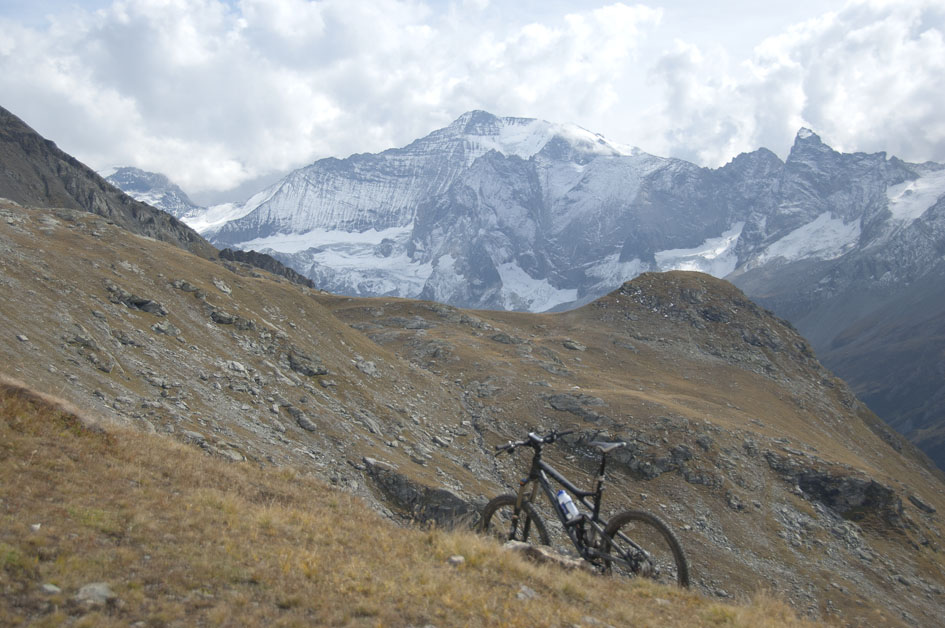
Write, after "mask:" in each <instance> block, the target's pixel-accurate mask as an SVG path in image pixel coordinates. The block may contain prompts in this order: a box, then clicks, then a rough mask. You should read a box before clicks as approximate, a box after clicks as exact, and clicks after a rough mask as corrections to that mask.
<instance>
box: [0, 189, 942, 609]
mask: <svg viewBox="0 0 945 628" xmlns="http://www.w3.org/2000/svg"><path fill="white" fill-rule="evenodd" d="M0 286H2V290H3V291H4V294H5V295H10V296H11V298H5V299H0V372H2V373H5V374H7V375H10V376H12V377H15V378H17V379H19V380H21V381H25V382H29V385H30V387H31V388H34V389H37V390H42V391H47V392H51V393H54V394H55V395H57V396H58V397H61V398H64V399H67V400H68V401H70V402H72V403H74V404H76V405H77V406H78V407H81V408H83V410H84V412H85V413H86V414H88V415H90V416H96V417H102V418H103V420H107V421H109V422H113V423H114V424H116V425H121V426H123V427H125V428H128V427H134V428H136V429H138V430H141V431H142V432H150V433H157V434H160V435H162V437H163V438H167V439H169V441H170V439H173V441H174V442H177V443H179V444H180V445H181V446H183V449H181V450H180V451H191V452H193V453H194V454H196V455H198V457H199V456H202V455H203V454H204V453H209V454H211V455H212V456H213V457H215V458H217V459H219V460H221V461H224V462H225V461H237V463H238V464H237V465H236V468H243V467H246V468H248V469H251V472H250V471H246V474H247V475H246V476H245V477H246V478H247V480H248V481H249V482H254V481H257V480H256V479H255V476H258V477H259V478H271V477H278V476H279V474H280V473H283V472H284V471H282V470H284V469H295V470H297V471H296V472H295V473H296V475H304V476H305V477H307V478H308V477H309V475H310V476H311V478H312V479H311V480H308V479H306V480H302V479H297V478H296V479H291V480H289V481H288V482H287V483H288V484H289V485H295V484H301V483H303V482H309V481H314V479H317V480H320V481H323V482H325V485H326V486H331V487H333V490H335V491H338V493H337V496H339V497H338V498H339V499H342V500H345V499H348V497H343V498H342V497H341V496H342V495H346V496H349V497H350V496H355V497H357V498H358V499H360V500H362V502H361V503H364V504H367V505H368V506H369V507H370V509H371V510H372V511H373V512H376V513H379V514H380V516H381V518H382V519H383V520H385V521H399V522H408V521H410V520H413V519H423V520H430V519H432V520H435V521H437V522H440V524H449V523H451V522H452V523H455V522H456V521H467V522H468V521H470V520H474V519H475V517H476V516H477V508H478V507H479V506H481V505H482V504H484V503H485V501H486V500H487V499H488V498H489V497H491V496H493V495H495V494H497V493H498V492H505V491H506V490H507V487H509V486H511V485H514V483H515V481H516V480H517V479H518V478H519V477H521V473H522V472H523V470H524V468H525V465H526V464H527V460H526V459H525V458H526V456H524V455H523V454H522V453H519V454H516V455H515V456H503V457H501V458H496V457H495V456H494V455H493V454H494V450H493V447H494V446H495V445H496V444H498V443H501V442H504V441H506V440H508V439H518V438H521V437H523V436H524V434H525V432H526V431H528V430H529V429H552V428H558V429H564V428H574V429H576V430H577V431H576V432H575V433H574V434H573V435H572V436H571V437H568V438H566V439H564V440H563V441H562V442H560V443H556V445H555V446H554V447H553V448H549V449H550V450H549V451H548V459H549V461H550V462H552V464H554V465H555V466H556V467H557V468H559V469H561V470H562V471H563V472H565V473H566V474H567V475H568V477H570V478H572V479H574V480H575V481H576V482H577V483H578V484H579V485H581V486H585V485H587V484H589V483H590V478H591V477H592V474H593V472H594V468H595V466H596V463H597V460H598V454H597V453H596V451H595V450H593V448H592V447H589V446H588V442H589V441H591V440H594V439H597V438H605V439H606V438H610V439H615V440H624V441H626V442H627V443H628V447H626V448H625V449H623V450H620V451H619V452H615V453H614V454H613V455H612V463H611V464H610V465H609V466H608V488H607V494H606V496H605V499H604V504H603V509H604V514H605V516H610V515H612V514H613V513H614V512H616V511H617V510H621V509H624V508H628V507H634V508H643V509H646V510H652V511H655V512H657V513H658V514H659V515H660V517H661V518H663V519H664V520H665V521H666V522H667V523H668V524H669V525H670V526H671V527H672V528H673V530H674V531H675V532H676V534H677V535H678V536H679V538H680V540H681V542H682V543H683V546H684V547H685V549H686V551H687V554H688V555H689V557H690V561H691V563H692V565H693V589H694V591H695V592H698V593H700V594H702V595H704V596H707V598H709V599H723V598H724V599H727V600H737V601H739V602H743V603H744V602H747V601H749V600H751V599H752V596H753V595H754V594H755V593H756V592H757V591H758V590H759V589H760V588H764V589H767V590H770V591H774V592H776V594H777V596H778V597H779V598H780V599H784V600H785V601H787V602H788V603H790V604H791V605H792V607H793V608H794V609H796V611H797V612H798V613H801V614H803V615H804V616H805V617H813V618H818V617H819V618H830V619H836V620H838V621H846V622H849V623H853V624H876V623H882V624H884V625H915V624H923V623H924V624H929V623H933V622H934V621H935V620H936V619H937V618H938V616H939V614H940V608H941V603H942V600H943V599H945V598H943V596H945V590H943V585H945V559H943V553H942V551H941V547H942V543H943V540H942V539H943V529H942V524H941V516H940V514H939V513H941V512H945V484H943V483H942V481H941V476H940V474H938V472H937V471H936V470H935V469H934V467H933V466H932V465H931V463H930V462H929V461H928V460H927V459H925V458H924V457H923V456H922V455H921V454H919V453H918V452H916V451H914V449H913V448H912V447H911V446H910V445H909V444H908V443H906V442H904V440H903V439H901V438H900V437H897V436H896V435H895V434H892V433H891V432H890V430H888V429H886V428H884V427H883V426H882V425H880V424H879V422H878V419H876V417H875V416H874V415H872V414H871V413H869V412H868V411H867V410H866V408H865V407H864V406H863V405H862V404H861V403H859V402H858V401H857V400H856V398H855V397H854V396H853V394H852V393H851V391H850V390H849V388H848V387H847V386H846V385H845V384H844V383H843V382H841V381H839V380H837V379H836V378H834V377H833V376H832V375H831V374H830V373H829V372H828V371H827V370H825V369H824V368H823V367H822V366H821V365H820V364H819V363H818V362H817V360H816V358H815V356H814V355H813V353H812V352H811V350H810V347H809V345H808V344H807V343H806V341H804V339H803V338H801V337H800V336H799V335H798V334H797V333H796V332H795V331H794V330H793V329H791V328H790V327H789V326H787V325H785V324H784V322H783V321H780V320H779V319H777V318H775V317H773V316H772V315H770V313H768V312H765V311H764V310H762V309H761V308H759V307H757V306H756V305H754V304H753V303H751V302H750V301H749V300H748V299H747V298H746V297H745V296H744V294H742V293H741V292H739V291H738V290H736V289H734V288H733V287H732V286H731V285H730V284H727V283H725V282H722V281H718V280H716V279H713V278H711V277H708V276H706V275H701V274H698V273H665V274H650V275H644V276H642V277H639V278H638V279H636V280H634V281H633V282H630V283H628V284H625V285H624V286H623V287H622V288H621V289H620V290H617V291H615V292H614V293H613V294H611V295H609V296H608V297H606V298H603V299H600V300H598V301H595V302H594V303H591V304H588V305H587V306H585V307H582V308H580V309H578V310H574V311H571V312H565V313H559V314H545V315H535V314H525V313H510V312H484V311H477V312H470V311H464V310H460V309H457V308H452V307H448V306H443V305H440V304H436V303H429V302H421V301H411V300H404V299H386V298H378V299H355V298H347V297H343V296H333V295H328V294H325V293H321V292H319V291H315V290H311V289H309V288H306V287H303V286H297V285H293V284H290V283H289V282H287V281H285V280H284V279H283V278H280V277H276V276H273V275H270V274H268V273H266V272H264V271H259V270H258V269H254V268H250V267H246V266H245V265H242V264H240V263H238V262H231V261H227V262H225V263H224V264H221V263H214V262H212V261H210V260H205V259H200V258H198V257H195V256H193V255H190V254H188V253H186V252H182V251H181V250H180V249H179V248H176V247H173V246H170V245H168V244H165V243H162V242H156V241H154V240H151V239H148V238H143V237H140V236H135V235H132V234H129V233H128V232H127V231H125V230H123V229H120V228H118V227H117V226H116V225H114V224H110V223H109V222H108V221H106V220H104V219H102V218H100V217H98V216H94V215H92V214H88V213H86V212H78V211H70V210H58V209H57V210H38V209H30V208H24V207H20V206H16V205H14V204H12V203H9V202H4V201H2V200H0ZM141 438H143V436H141V435H135V436H134V438H131V439H130V440H129V441H128V442H129V443H134V442H138V440H139V439H141ZM148 438H155V437H148ZM147 447H151V445H147ZM132 448H133V445H130V444H127V443H126V444H124V445H122V448H120V450H130V449H132ZM30 451H32V450H30ZM37 455H38V454H37ZM25 458H27V459H28V458H29V455H28V454H27V455H26V456H25ZM140 458H141V459H146V458H145V457H143V456H142V457H140ZM163 458H171V459H178V460H188V459H189V458H184V457H183V454H181V453H175V454H173V455H170V454H168V455H163ZM200 459H202V458H200ZM372 461H373V462H372ZM224 468H226V469H230V468H232V467H230V466H225V465H224ZM172 470H173V471H175V472H176V467H175V468H174V469H172ZM267 474H268V475H267ZM273 474H274V475H273ZM191 475H193V474H191ZM197 475H198V476H199V477H201V481H202V482H205V484H203V485H201V486H199V487H197V488H203V489H207V490H210V489H214V490H216V484H214V482H218V481H222V480H221V478H225V477H229V476H228V475H227V474H225V473H222V472H220V471H207V472H201V473H199V474H197ZM258 481H263V480H258ZM266 481H268V480H266ZM188 482H192V480H188ZM50 483H51V484H52V485H55V486H58V487H61V486H64V485H65V484H61V483H60V484H57V483H53V482H52V481H51V480H50ZM100 484H105V485H107V486H112V485H114V486H122V483H121V482H109V483H100ZM168 484H169V486H172V487H173V488H169V489H168V490H170V491H174V490H177V491H181V492H183V491H185V490H186V486H188V484H187V482H184V483H182V484H181V483H178V484H181V486H174V485H173V483H171V482H168ZM314 486H316V485H315V484H311V485H308V484H306V489H305V490H304V491H303V494H304V496H305V497H304V498H302V497H299V498H297V499H296V502H295V503H298V504H305V505H306V506H305V507H311V508H317V504H316V503H315V497H314V496H316V495H318V494H320V493H319V491H322V490H327V489H322V488H319V489H318V490H316V489H315V488H313V487H314ZM318 486H319V487H320V486H321V485H318ZM124 488H127V487H124ZM59 490H61V489H59ZM269 493H272V494H275V495H282V494H287V493H288V489H285V488H283V489H280V490H278V491H277V490H269ZM237 494H238V492H237ZM288 494H291V493H288ZM333 494H334V493H333ZM171 495H173V493H171ZM228 495H233V493H232V492H231V493H228ZM94 499H95V498H94V497H90V501H89V503H88V504H86V505H85V507H86V508H100V506H95V505H94V504H95V501H94ZM124 499H125V500H126V502H125V503H128V504H135V507H136V508H137V506H138V504H139V503H140V504H145V503H147V499H145V498H142V497H141V496H138V495H134V494H133V493H132V495H131V496H126V497H125V498H124ZM27 502H28V503H29V504H30V505H28V506H27V505H26V503H27ZM191 502H192V503H193V502H194V500H191ZM43 503H44V502H43V501H42V499H40V500H38V501H37V500H25V501H24V503H23V504H20V505H19V506H18V507H21V508H23V509H24V510H23V512H27V513H28V512H30V510H29V509H30V508H35V507H38V506H41V505H43ZM162 503H164V504H168V505H169V506H175V505H176V504H177V502H174V501H173V498H171V500H170V501H168V499H166V498H165V499H164V501H163V502H162ZM196 503H198V504H199V503H200V500H197V501H196ZM221 503H226V502H225V500H222V501H221ZM280 504H281V502H278V501H277V502H275V503H274V504H273V505H272V507H273V508H275V507H276V506H279V505H280ZM193 507H195V506H193ZM127 508H128V509H127V510H126V511H125V512H126V513H128V514H127V517H129V518H130V520H131V521H135V519H134V517H136V516H140V515H136V514H134V512H132V510H131V506H128V507H127ZM227 508H230V509H231V510H235V511H238V512H239V516H241V517H242V516H243V515H245V513H249V512H252V509H253V508H254V506H253V503H252V498H248V502H247V503H243V502H240V503H239V504H238V505H235V506H233V505H230V506H227ZM142 512H145V511H142ZM193 512H197V511H193ZM273 512H278V510H273ZM371 516H372V517H373V515H371ZM220 517H221V518H219V519H216V520H214V523H213V525H214V528H213V529H212V530H211V533H210V534H211V536H210V538H222V539H224V540H225V539H226V534H228V533H229V531H230V530H231V529H232V528H234V527H235V526H236V525H237V523H235V522H233V521H231V520H228V519H226V518H223V516H222V515H220ZM233 517H236V515H233ZM34 519H35V520H34V521H32V522H29V521H27V522H24V523H22V524H21V526H27V527H28V526H29V525H31V523H42V521H41V519H39V518H35V517H34ZM177 519H181V520H183V519H184V517H180V516H177ZM174 525H176V523H175V524H174ZM367 527H368V528H370V526H367ZM364 528H365V525H360V526H359V527H358V528H357V529H358V530H362V532H358V533H357V534H361V535H363V534H364V533H363V529H364ZM4 529H6V527H5V528H4ZM20 529H22V527H21V528H20ZM45 529H46V524H45V523H44V524H43V526H42V527H41V528H40V530H41V531H42V530H45ZM277 529H278V528H277ZM251 532H252V531H251ZM163 534H164V533H163V532H162V536H163ZM168 534H171V535H172V536H173V537H174V539H175V542H179V541H178V540H177V539H179V537H180V536H181V535H182V533H181V532H168ZM214 534H216V535H217V537H214V536H213V535H214ZM255 534H262V533H261V532H256V533H255ZM409 534H412V533H408V535H409ZM277 536H278V535H277ZM305 538H307V537H292V538H291V539H290V544H289V546H290V547H305V546H306V543H308V541H306V540H304V539H305ZM300 539H302V540H300ZM371 542H372V543H373V542H374V539H373V531H372V541H371ZM195 543H196V542H195ZM205 543H206V542H205ZM400 543H401V541H399V540H398V541H396V542H394V543H393V544H394V545H399V544H400ZM126 546H128V547H133V546H134V545H133V544H131V543H126V544H125V545H122V546H121V547H123V548H124V547H126ZM230 546H232V547H237V546H241V544H239V543H235V542H231V543H230ZM194 547H196V544H195V545H192V546H191V549H193V548H194ZM207 547H208V548H209V547H212V545H211V544H207ZM202 551H210V550H209V549H204V550H202ZM286 551H288V550H286ZM145 553H148V555H150V556H152V561H153V560H154V556H156V554H154V553H153V552H145ZM459 553H464V554H466V553H467V551H466V550H463V551H461V552H459ZM194 555H195V556H199V555H201V554H200V553H199V552H195V553H194ZM474 555H475V554H474V553H472V551H471V550H470V551H469V555H468V556H467V559H468V562H467V565H466V567H464V569H468V568H469V565H470V564H471V563H472V562H473V559H472V556H474ZM441 559H442V557H440V558H438V559H436V560H437V561H438V562H436V564H437V565H438V566H439V567H438V568H442V567H443V565H442V562H443V561H442V560H441ZM325 560H326V561H330V564H336V563H339V562H343V561H344V560H347V557H345V558H344V559H342V558H339V557H338V556H334V557H331V558H330V559H329V558H326V559H325ZM150 562H151V561H149V564H150ZM212 562H213V564H220V561H218V560H214V561H212ZM249 564H255V563H254V562H252V561H250V563H249ZM293 564H294V563H293ZM136 568H140V567H136ZM191 571H193V570H192V569H189V568H188V569H186V570H183V571H182V573H190V572H191ZM446 573H452V572H449V571H447V572H446ZM102 577H104V576H102ZM92 581H93V582H94V581H95V580H92ZM170 581H173V578H171V579H170ZM155 582H157V579H156V580H155ZM86 583H87V582H86ZM53 584H56V583H53ZM191 584H192V585H193V586H194V587H197V585H196V584H194V583H191ZM69 586H73V587H76V586H80V585H79V583H77V582H76V583H70V585H69ZM247 586H249V587H250V588H249V590H255V589H252V586H253V585H251V584H250V585H247ZM529 586H531V585H529ZM460 588H461V589H462V587H460ZM533 588H534V587H533ZM64 590H65V589H64ZM195 590H198V591H199V590H200V589H199V587H197V588H196V589H195ZM536 590H538V589H536ZM71 591H72V593H70V594H69V596H67V598H68V599H71V596H73V595H74V594H75V591H76V589H75V588H73V589H71ZM190 591H191V589H188V590H187V592H185V593H179V592H178V593H175V595H177V596H178V597H180V598H181V599H183V598H187V597H188V596H189V597H190V598H191V599H196V598H195V597H194V596H195V595H196V594H192V593H190ZM517 592H518V587H515V588H514V590H513V591H512V594H513V599H514V600H517V597H515V594H517ZM67 598H63V599H64V600H65V599H67ZM500 599H506V598H500ZM57 603H58V602H57ZM306 603H307V602H306ZM516 603H517V602H516ZM424 617H425V616H424ZM878 617H882V619H881V620H879V619H877V618H878ZM420 619H423V617H420V618H419V619H417V620H416V621H417V622H418V625H424V624H423V623H420ZM580 619H581V617H578V620H580ZM369 620H370V618H367V619H365V620H364V621H369ZM326 621H327V620H326ZM410 621H413V620H410ZM429 621H430V622H432V623H433V624H436V625H440V623H441V620H437V619H436V617H435V616H433V615H430V619H429ZM388 623H394V624H396V623H398V622H397V621H393V620H391V621H388Z"/></svg>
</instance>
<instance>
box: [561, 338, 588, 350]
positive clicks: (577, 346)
mask: <svg viewBox="0 0 945 628" xmlns="http://www.w3.org/2000/svg"><path fill="white" fill-rule="evenodd" d="M561 344H562V346H564V348H565V349H570V350H571V351H587V347H585V346H584V345H582V344H581V343H580V342H577V341H574V340H565V341H564V342H563V343H561Z"/></svg>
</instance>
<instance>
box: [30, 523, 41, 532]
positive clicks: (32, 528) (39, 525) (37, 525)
mask: <svg viewBox="0 0 945 628" xmlns="http://www.w3.org/2000/svg"><path fill="white" fill-rule="evenodd" d="M42 527H43V524H41V523H34V524H33V525H31V526H30V530H32V531H33V532H39V529H40V528H42Z"/></svg>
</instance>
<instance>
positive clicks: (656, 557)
mask: <svg viewBox="0 0 945 628" xmlns="http://www.w3.org/2000/svg"><path fill="white" fill-rule="evenodd" d="M604 537H605V539H606V542H605V548H606V552H607V554H609V555H610V556H611V557H612V558H613V559H615V560H609V559H607V558H606V557H605V559H604V571H605V572H606V573H616V574H621V575H625V576H642V577H644V578H650V579H652V580H656V581H657V582H660V583H663V584H677V585H679V586H682V587H688V586H689V563H688V561H687V560H686V554H685V553H684V552H683V549H682V545H680V544H679V540H677V539H676V535H674V534H673V532H672V530H670V529H669V526H667V525H666V524H665V523H663V521H662V520H661V519H659V518H658V517H657V516H656V515H653V514H650V513H648V512H644V511H642V510H625V511H624V512H621V513H619V514H618V515H616V516H615V517H614V518H613V519H611V520H610V522H609V523H608V524H607V528H606V529H605V530H604Z"/></svg>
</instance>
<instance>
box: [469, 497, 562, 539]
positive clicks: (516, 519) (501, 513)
mask: <svg viewBox="0 0 945 628" xmlns="http://www.w3.org/2000/svg"><path fill="white" fill-rule="evenodd" d="M516 501H517V498H516V496H515V495H499V496H498V497H495V498H493V499H492V501H490V502H489V503H488V504H486V507H485V508H483V510H482V520H481V521H480V522H479V531H480V532H481V533H483V534H487V535H489V536H492V537H495V538H496V539H498V540H500V541H501V542H503V543H504V542H506V541H522V542H523V543H532V544H534V545H549V540H548V529H547V528H546V527H545V522H544V521H542V519H541V517H540V516H539V515H538V512H537V511H536V510H535V508H534V507H533V506H532V505H531V503H529V502H524V503H523V504H522V508H521V510H520V511H519V512H518V513H516V512H515V502H516Z"/></svg>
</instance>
